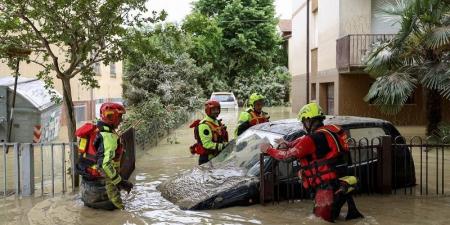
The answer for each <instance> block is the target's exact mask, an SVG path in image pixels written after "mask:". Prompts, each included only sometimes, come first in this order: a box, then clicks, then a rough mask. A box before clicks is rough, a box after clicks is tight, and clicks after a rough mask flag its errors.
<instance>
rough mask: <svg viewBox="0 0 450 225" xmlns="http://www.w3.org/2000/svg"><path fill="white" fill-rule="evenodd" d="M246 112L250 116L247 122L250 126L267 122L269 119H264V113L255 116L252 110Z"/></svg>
mask: <svg viewBox="0 0 450 225" xmlns="http://www.w3.org/2000/svg"><path fill="white" fill-rule="evenodd" d="M247 112H248V113H250V116H251V117H252V118H251V119H250V121H249V123H250V125H251V126H254V125H256V124H260V123H265V122H269V118H268V117H266V114H265V113H264V112H261V113H259V114H256V112H255V111H254V110H252V109H250V110H248V111H247Z"/></svg>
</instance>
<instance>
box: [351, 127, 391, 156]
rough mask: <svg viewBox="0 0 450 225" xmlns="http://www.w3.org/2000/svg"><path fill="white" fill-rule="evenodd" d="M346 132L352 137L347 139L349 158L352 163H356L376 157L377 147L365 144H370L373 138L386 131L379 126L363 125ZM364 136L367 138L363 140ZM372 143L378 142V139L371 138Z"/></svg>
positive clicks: (384, 133)
mask: <svg viewBox="0 0 450 225" xmlns="http://www.w3.org/2000/svg"><path fill="white" fill-rule="evenodd" d="M348 134H349V137H350V138H353V139H354V141H349V146H350V158H351V160H352V163H353V164H358V163H364V162H366V161H368V160H369V159H370V160H373V159H376V158H377V149H376V148H370V147H366V146H368V145H371V144H372V140H373V139H375V138H378V137H380V136H384V135H386V132H385V131H384V130H383V128H381V127H364V128H351V129H349V130H348ZM364 138H367V140H363V139H364ZM373 144H379V141H377V140H373Z"/></svg>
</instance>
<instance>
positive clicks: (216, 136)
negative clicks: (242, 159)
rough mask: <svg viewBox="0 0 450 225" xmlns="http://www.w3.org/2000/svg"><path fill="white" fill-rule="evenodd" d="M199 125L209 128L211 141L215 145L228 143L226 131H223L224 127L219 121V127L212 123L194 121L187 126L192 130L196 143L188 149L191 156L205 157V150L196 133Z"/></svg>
mask: <svg viewBox="0 0 450 225" xmlns="http://www.w3.org/2000/svg"><path fill="white" fill-rule="evenodd" d="M200 124H206V125H208V126H209V128H210V129H211V132H212V141H213V142H216V143H223V142H228V131H227V130H226V129H225V127H224V126H222V124H221V123H220V121H219V125H216V124H214V123H213V122H210V121H207V120H204V121H203V122H202V121H201V120H195V121H194V122H192V124H191V125H190V126H189V127H190V128H194V138H195V140H196V141H197V143H195V144H193V145H192V146H190V147H189V149H190V151H191V153H192V154H199V155H207V154H208V152H207V149H205V148H204V147H203V144H202V141H201V139H200V135H199V133H198V126H199V125H200Z"/></svg>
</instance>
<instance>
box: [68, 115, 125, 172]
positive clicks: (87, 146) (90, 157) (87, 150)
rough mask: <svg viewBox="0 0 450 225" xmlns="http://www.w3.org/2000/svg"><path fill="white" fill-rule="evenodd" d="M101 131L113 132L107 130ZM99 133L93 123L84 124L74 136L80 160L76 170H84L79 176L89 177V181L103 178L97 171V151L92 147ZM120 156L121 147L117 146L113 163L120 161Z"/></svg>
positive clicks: (121, 152)
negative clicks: (76, 140) (77, 139)
mask: <svg viewBox="0 0 450 225" xmlns="http://www.w3.org/2000/svg"><path fill="white" fill-rule="evenodd" d="M103 131H106V132H113V131H109V130H103ZM103 131H102V132H103ZM99 132H100V130H99V128H98V127H97V126H96V125H95V124H93V123H85V124H84V125H83V126H81V127H80V128H78V129H77V130H76V131H75V136H77V137H78V138H79V142H78V152H79V153H80V159H79V160H78V161H79V162H78V164H79V165H77V169H78V170H84V171H79V172H80V174H81V175H86V176H89V178H90V179H98V178H102V177H103V175H102V174H101V173H100V171H99V170H98V169H97V149H96V148H95V146H94V140H95V137H96V136H97V134H98V133H99ZM122 154H123V147H122V145H121V144H119V145H118V147H117V149H116V153H115V157H114V159H113V161H116V162H118V161H120V159H121V157H122Z"/></svg>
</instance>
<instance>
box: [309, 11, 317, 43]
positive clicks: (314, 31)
mask: <svg viewBox="0 0 450 225" xmlns="http://www.w3.org/2000/svg"><path fill="white" fill-rule="evenodd" d="M318 18H319V17H318V16H317V11H316V12H314V13H313V14H312V20H311V28H310V29H311V30H310V32H311V35H310V41H311V48H317V47H318V45H319V27H318Z"/></svg>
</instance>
